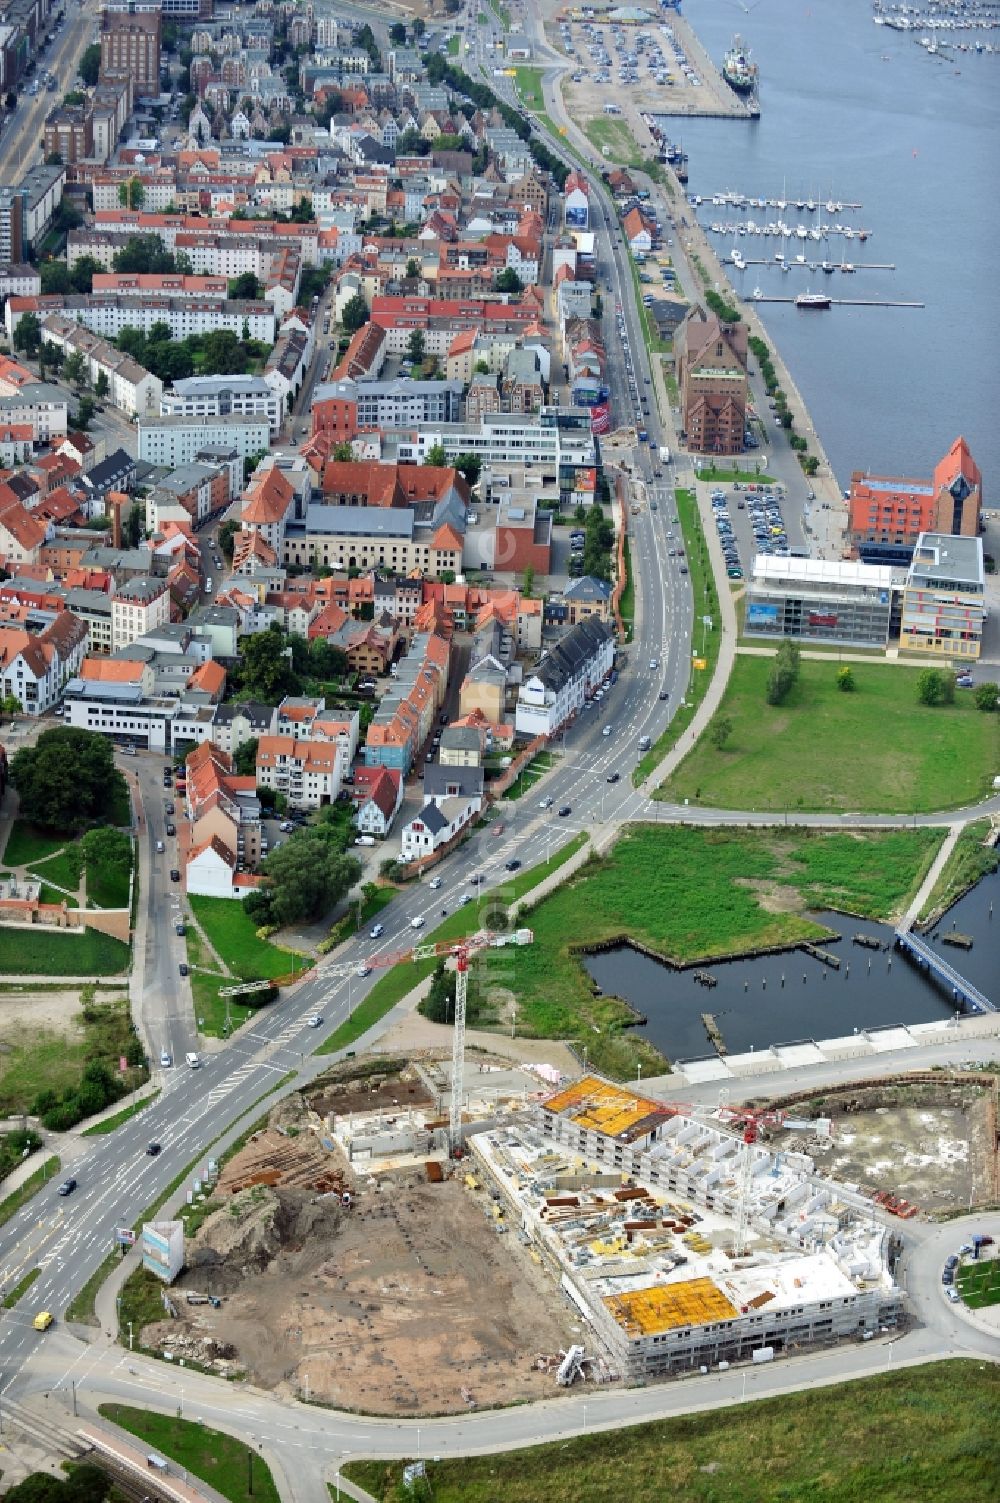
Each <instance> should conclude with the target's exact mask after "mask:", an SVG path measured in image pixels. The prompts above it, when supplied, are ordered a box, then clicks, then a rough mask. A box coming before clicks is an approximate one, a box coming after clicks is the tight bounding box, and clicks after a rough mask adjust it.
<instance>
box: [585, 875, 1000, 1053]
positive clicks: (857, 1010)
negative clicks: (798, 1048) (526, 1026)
mask: <svg viewBox="0 0 1000 1503" xmlns="http://www.w3.org/2000/svg"><path fill="white" fill-rule="evenodd" d="M991 884H992V885H991ZM989 892H992V894H993V896H994V898H995V899H996V910H997V918H996V922H997V924H998V925H1000V877H990V878H987V879H986V880H985V881H984V882H981V883H980V884H979V886H978V887H977V888H975V889H973V891H972V892H970V893H968V894H967V895H966V897H965V898H962V899H961V900H960V901H959V902H958V903H957V904H956V905H955V907H954V908H953V909H952V910H951V911H950V912H949V913H948V914H947V915H946V918H945V920H944V921H943V922H942V925H941V926H939V927H938V928H937V929H935V930H934V931H933V932H934V933H942V932H944V931H945V929H946V928H950V927H951V925H952V922H953V921H954V922H955V924H956V927H957V930H958V932H959V933H965V934H971V935H973V936H974V938H975V941H976V942H975V944H974V946H973V949H972V950H971V951H965V950H956V949H953V948H951V947H949V946H947V945H944V946H942V945H940V944H935V945H934V948H935V949H938V950H940V953H941V954H943V955H945V956H946V957H947V958H948V959H949V960H950V961H951V963H952V964H953V965H955V966H956V967H957V969H958V970H959V971H961V972H962V973H963V974H966V975H968V977H969V979H970V980H973V981H975V982H976V984H977V985H978V986H980V987H981V988H982V989H983V990H984V991H985V992H986V994H987V996H990V997H991V998H992V995H993V993H994V992H995V991H996V990H997V985H996V979H995V977H996V972H997V966H996V946H995V941H994V940H993V936H994V933H995V931H994V930H993V929H992V923H993V920H992V919H991V918H990V917H989V902H990V897H989V896H988V893H989ZM812 917H814V918H815V919H816V920H817V922H818V923H822V924H825V925H826V926H827V927H829V928H830V929H832V930H834V931H835V933H837V934H839V935H840V936H841V938H840V939H839V940H833V939H830V940H820V941H818V944H819V947H820V948H821V949H823V950H825V951H829V952H830V953H831V954H832V955H835V956H837V957H838V958H839V960H840V969H839V970H834V969H833V968H832V967H831V966H828V965H825V964H823V962H822V961H820V960H817V959H816V958H815V957H813V956H812V955H808V954H806V953H805V951H803V950H788V951H785V952H783V953H782V954H780V955H762V956H753V957H746V958H742V959H736V960H727V961H722V962H719V963H718V964H713V965H705V966H700V967H699V966H694V967H690V968H685V969H683V970H679V969H677V968H676V967H674V966H672V965H670V964H669V963H667V962H663V961H658V960H653V959H651V958H650V957H649V956H647V955H643V954H641V953H640V952H639V951H638V950H634V949H632V948H631V946H629V945H623V946H620V947H619V948H617V949H614V950H607V951H604V952H602V953H601V954H596V955H589V956H586V957H585V958H584V965H585V967H586V969H587V971H588V973H589V974H590V976H591V977H592V978H593V980H594V981H595V982H596V983H597V985H598V986H599V987H600V989H601V991H602V992H605V993H607V994H609V995H615V996H618V997H622V998H623V999H624V1000H625V1001H626V1002H628V1003H629V1004H630V1005H631V1006H632V1007H634V1008H635V1010H636V1012H637V1013H638V1014H640V1015H641V1016H642V1017H643V1018H644V1019H645V1020H646V1021H645V1022H643V1023H641V1024H638V1025H637V1027H638V1028H640V1029H641V1031H642V1033H643V1035H644V1036H645V1037H646V1038H648V1040H649V1042H650V1043H651V1044H653V1045H655V1046H656V1048H657V1049H659V1050H660V1051H661V1053H662V1054H664V1055H665V1056H666V1058H667V1059H671V1060H677V1059H691V1058H696V1057H699V1056H702V1055H706V1054H711V1053H712V1052H713V1046H712V1044H711V1042H710V1041H709V1038H708V1035H707V1033H706V1031H705V1025H704V1023H703V1021H702V1014H703V1013H711V1014H713V1015H714V1017H715V1020H716V1023H717V1025H718V1028H719V1031H720V1033H721V1035H722V1039H723V1041H724V1043H725V1046H726V1049H727V1051H728V1052H729V1053H730V1054H741V1053H745V1052H747V1051H749V1050H751V1049H766V1048H768V1047H770V1045H772V1044H782V1043H792V1042H794V1041H795V1040H798V1039H826V1038H836V1037H839V1036H840V1035H842V1034H849V1033H852V1032H856V1031H858V1030H860V1029H862V1028H884V1027H888V1026H890V1025H893V1024H906V1023H927V1022H939V1021H941V1020H943V1019H946V1018H949V1017H951V1016H953V1011H952V1008H951V1006H950V1004H949V1001H948V999H947V998H946V997H945V995H944V994H943V992H941V991H940V990H939V989H938V988H937V987H936V986H935V985H934V983H933V982H931V981H929V980H928V979H927V977H926V976H924V975H923V973H922V972H920V971H918V970H917V969H916V968H915V967H914V966H913V965H911V964H910V963H909V962H908V961H906V960H905V959H904V958H903V957H902V956H901V955H899V954H897V953H895V952H894V951H893V950H892V949H891V945H892V935H893V931H892V929H891V928H890V927H889V926H888V925H886V924H878V923H874V922H872V921H871V920H867V919H856V918H851V917H848V916H846V915H844V914H840V913H829V912H820V913H816V914H813V915H812ZM855 934H864V935H867V936H869V937H870V938H874V939H877V940H879V941H880V942H881V944H882V946H883V948H882V949H880V950H872V949H866V948H864V947H862V946H860V945H857V944H854V943H853V941H852V936H853V935H855ZM885 947H890V948H885ZM991 951H992V960H993V964H992V966H991V965H990V952H991ZM987 971H991V972H992V974H991V975H989V976H987V975H986V974H985V972H987ZM706 973H707V974H709V975H711V976H713V977H714V978H715V981H716V985H715V986H713V987H709V986H704V985H702V984H700V983H699V982H698V981H697V980H696V979H695V977H696V975H699V974H700V975H705V974H706Z"/></svg>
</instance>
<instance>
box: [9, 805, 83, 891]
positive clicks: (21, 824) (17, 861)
mask: <svg viewBox="0 0 1000 1503" xmlns="http://www.w3.org/2000/svg"><path fill="white" fill-rule="evenodd" d="M69 840H70V837H69V836H68V835H51V834H49V833H48V832H47V831H45V830H39V829H38V827H37V826H36V825H32V824H29V823H28V821H27V820H26V819H15V821H14V823H13V824H12V825H11V827H10V834H9V835H8V836H7V844H6V846H5V847H4V853H3V859H4V861H5V862H6V864H7V865H8V866H25V865H27V864H30V863H32V862H36V861H44V860H45V858H46V856H52V855H54V854H55V852H56V851H61V850H62V848H63V846H64V845H66V844H67V843H68V842H69ZM77 880H78V881H79V878H77Z"/></svg>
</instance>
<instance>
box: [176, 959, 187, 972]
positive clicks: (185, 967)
mask: <svg viewBox="0 0 1000 1503" xmlns="http://www.w3.org/2000/svg"><path fill="white" fill-rule="evenodd" d="M177 969H178V970H179V971H180V973H181V975H182V976H186V975H187V973H188V968H187V965H186V963H185V962H184V961H183V960H182V961H181V963H180V965H179V966H178V967H177Z"/></svg>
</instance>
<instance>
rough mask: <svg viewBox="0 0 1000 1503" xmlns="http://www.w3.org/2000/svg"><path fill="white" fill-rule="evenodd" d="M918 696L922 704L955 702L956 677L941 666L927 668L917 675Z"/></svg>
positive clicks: (948, 703)
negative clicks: (944, 670)
mask: <svg viewBox="0 0 1000 1503" xmlns="http://www.w3.org/2000/svg"><path fill="white" fill-rule="evenodd" d="M917 698H918V699H919V701H920V703H921V704H922V705H950V704H954V702H955V680H954V678H953V677H952V675H951V674H950V673H945V672H943V671H942V669H940V668H925V669H924V670H923V672H922V673H919V674H918V675H917Z"/></svg>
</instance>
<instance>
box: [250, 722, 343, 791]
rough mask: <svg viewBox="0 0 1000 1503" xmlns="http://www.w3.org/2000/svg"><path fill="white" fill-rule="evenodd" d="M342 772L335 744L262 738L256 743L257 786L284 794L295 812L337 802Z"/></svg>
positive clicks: (286, 737) (285, 738) (292, 737)
mask: <svg viewBox="0 0 1000 1503" xmlns="http://www.w3.org/2000/svg"><path fill="white" fill-rule="evenodd" d="M340 785H341V772H340V767H339V756H338V749H337V746H336V744H335V743H331V742H326V741H313V740H302V739H300V738H298V737H296V736H263V737H261V739H260V741H259V742H258V744H257V786H258V787H259V788H271V789H273V790H274V791H275V793H282V794H284V796H285V797H286V799H287V800H288V803H289V806H290V807H291V808H293V809H320V808H322V807H324V806H325V805H326V804H332V803H334V802H335V800H336V797H337V794H338V793H339V792H340Z"/></svg>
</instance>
